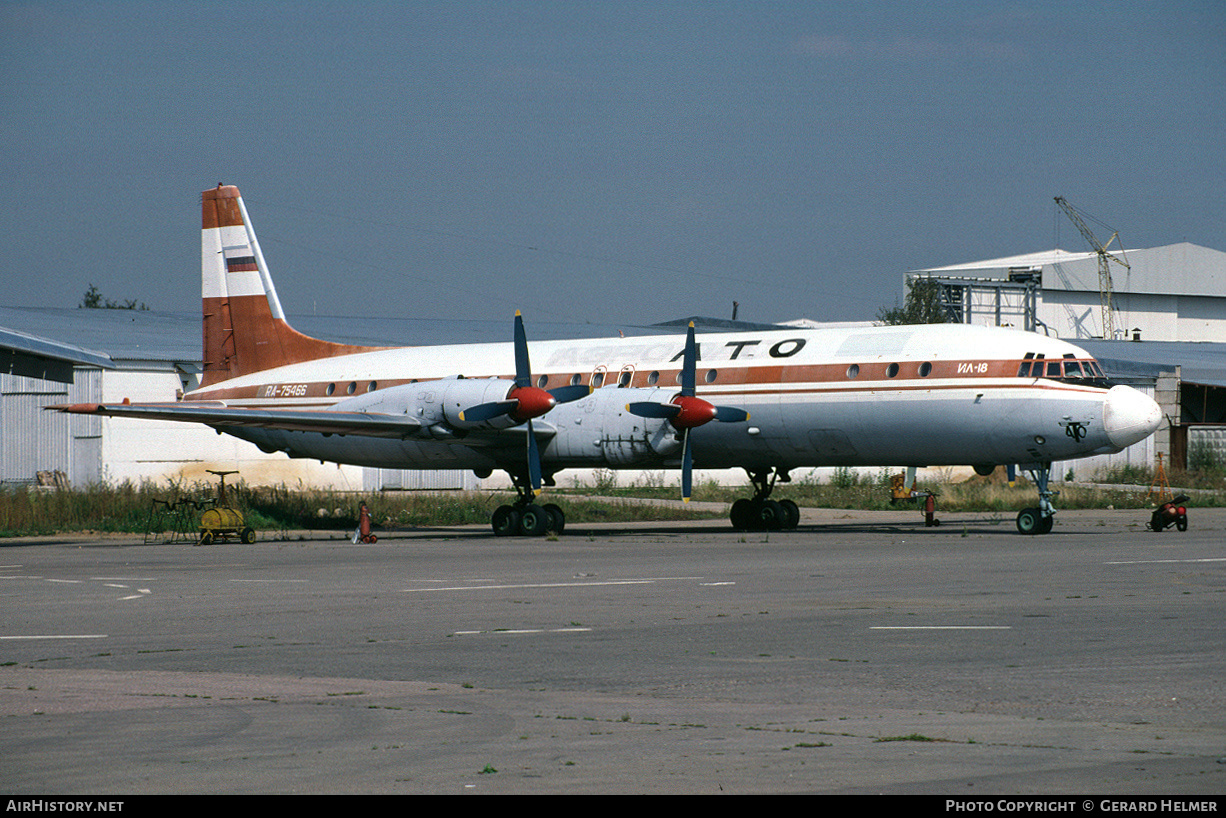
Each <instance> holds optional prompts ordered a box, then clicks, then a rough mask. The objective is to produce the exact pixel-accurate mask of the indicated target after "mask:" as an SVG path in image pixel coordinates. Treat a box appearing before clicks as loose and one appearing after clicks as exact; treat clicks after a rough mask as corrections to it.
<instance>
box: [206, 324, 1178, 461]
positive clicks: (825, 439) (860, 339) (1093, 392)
mask: <svg viewBox="0 0 1226 818" xmlns="http://www.w3.org/2000/svg"><path fill="white" fill-rule="evenodd" d="M698 346H699V349H698V364H697V373H696V374H697V392H698V395H699V396H700V397H702V398H703V399H705V400H707V401H710V402H711V403H715V404H721V405H725V406H734V407H738V408H741V409H744V410H746V411H748V413H749V415H750V417H749V420H748V421H746V422H743V423H709V424H707V425H705V426H702V427H700V428H697V429H694V430H693V434H694V435H695V437H694V458H695V465H696V466H698V467H702V468H726V467H744V468H747V469H750V470H764V469H769V468H772V467H775V468H779V469H783V470H787V469H792V468H798V467H807V466H829V465H860V466H870V465H917V466H923V465H966V464H985V465H986V464H999V463H1050V462H1052V461H1058V460H1067V459H1073V458H1078V457H1086V456H1090V455H1095V454H1101V453H1108V452H1115V451H1119V450H1120V449H1122V448H1123V447H1125V446H1127V445H1130V444H1131V443H1133V442H1135V441H1136V440H1140V439H1142V438H1144V437H1145V436H1147V435H1148V434H1150V433H1151V432H1152V431H1153V430H1154V428H1156V426H1157V414H1156V413H1157V407H1156V405H1155V404H1153V402H1152V401H1151V400H1149V398H1147V397H1145V396H1144V395H1141V394H1140V393H1137V392H1136V391H1135V390H1131V389H1129V388H1128V387H1114V388H1112V389H1111V390H1108V389H1107V388H1106V387H1105V385H1104V384H1103V383H1102V382H1101V381H1100V380H1095V379H1093V378H1091V377H1089V367H1088V366H1086V367H1085V370H1084V371H1085V372H1086V377H1084V378H1083V377H1068V376H1067V375H1066V376H1065V377H1059V376H1057V377H1051V376H1050V374H1049V372H1044V375H1043V376H1042V377H1036V375H1035V374H1034V373H1035V371H1038V370H1037V369H1036V370H1034V371H1032V370H1031V362H1033V361H1034V360H1035V359H1036V358H1037V357H1041V358H1043V359H1044V360H1045V361H1047V362H1049V363H1055V364H1056V370H1055V371H1056V372H1057V373H1059V372H1060V369H1059V364H1058V363H1056V362H1064V361H1078V362H1088V361H1090V356H1089V355H1088V354H1087V353H1086V352H1085V351H1084V350H1082V349H1079V348H1078V347H1075V346H1073V345H1071V344H1068V343H1066V342H1063V341H1060V340H1057V339H1052V338H1047V337H1045V336H1041V335H1036V334H1033V333H1026V332H1020V331H1016V330H1005V329H993V328H985V327H973V326H966V325H924V326H905V327H871V328H853V329H846V328H839V329H817V330H805V329H797V330H790V329H789V330H779V331H764V332H738V333H710V334H703V335H700V336H698ZM682 347H683V340H682V338H681V337H679V336H672V335H667V336H651V337H630V338H609V339H599V340H568V341H537V342H533V343H532V344H531V356H532V364H533V382H534V384H536V385H539V386H543V387H544V388H545V389H552V388H555V387H559V386H564V385H568V384H573V383H584V384H590V385H591V386H593V387H594V389H593V392H592V394H591V395H589V396H588V397H586V398H582V399H581V400H578V401H575V402H573V403H566V404H560V405H558V406H556V407H555V408H554V409H553V410H552V411H550V412H549V413H548V414H546V415H544V416H543V417H541V418H539V419H537V420H536V421H535V422H534V423H535V429H536V433H537V435H538V437H539V438H540V440H541V461H542V465H543V467H544V468H545V470H546V472H548V473H553V472H556V471H558V470H561V469H564V468H568V467H604V468H617V467H628V468H653V467H660V466H665V467H667V466H674V465H676V464H677V458H678V457H679V446H678V444H677V441H676V436H675V434H674V430H673V429H672V428H671V427H670V426H669V425H668V422H667V421H662V420H653V419H645V418H641V417H636V416H634V415H632V414H630V413H629V412H627V411H626V410H625V405H626V404H627V403H630V402H632V401H635V400H659V401H667V400H669V398H670V397H671V395H673V394H675V393H676V392H677V391H678V387H677V385H676V384H677V375H678V372H679V370H680V368H681V351H682ZM1072 368H1073V367H1071V366H1070V369H1069V371H1072ZM1081 371H1082V369H1081V368H1080V367H1077V372H1079V373H1080V372H1081ZM513 372H514V353H513V350H512V345H511V344H510V343H506V344H472V345H457V346H445V347H405V348H396V349H386V350H376V351H370V352H363V353H359V354H353V355H343V356H338V357H332V358H324V359H319V360H313V361H307V362H303V363H296V364H290V365H287V366H282V367H278V368H276V369H269V370H265V371H262V372H258V373H255V374H251V375H242V376H239V377H236V378H232V379H230V380H226V381H223V382H221V383H218V384H216V385H214V386H212V387H207V388H203V389H200V390H197V391H196V392H193V393H192V394H191V395H189V396H188V399H187V400H188V401H192V400H220V401H224V402H225V403H226V404H227V405H228V406H231V407H240V408H260V409H270V408H282V409H290V408H302V409H308V408H310V409H323V408H330V409H336V410H350V411H361V412H378V413H392V414H398V415H407V416H410V417H413V418H415V419H417V420H420V422H421V424H420V428H419V429H417V430H416V431H415V432H414V433H413V434H410V435H406V436H405V437H403V438H400V439H397V438H371V437H362V436H355V435H349V436H346V435H341V434H332V435H327V434H320V433H314V432H289V431H279V430H266V429H249V428H244V429H234V430H231V429H229V428H227V429H225V430H224V431H227V432H229V433H231V434H235V435H237V436H239V437H243V438H244V439H248V440H251V441H253V442H255V443H256V444H257V445H259V446H261V447H262V448H264V449H266V450H269V451H272V450H280V451H284V452H286V453H288V454H289V455H291V456H296V457H310V458H318V459H321V460H328V461H337V462H343V463H353V464H359V465H368V466H379V467H385V468H465V469H474V470H477V471H478V472H482V471H488V470H491V469H496V468H513V467H515V466H516V465H517V464H518V463H520V462H521V461H522V457H523V448H522V442H523V438H522V435H516V434H514V430H507V429H505V428H504V429H502V430H501V431H499V432H497V433H494V431H493V430H484V429H480V428H476V429H471V430H465V429H460V430H457V429H455V428H454V425H449V424H447V423H446V422H445V421H446V417H447V415H446V413H445V411H444V409H445V407H444V406H441V405H439V404H440V402H442V401H445V399H446V391H447V390H446V387H448V386H449V385H451V384H454V383H455V381H454V379H455V378H456V377H457V376H459V377H461V378H463V379H467V380H475V379H489V378H498V379H509V378H511V377H513V376H512V374H511V373H513ZM448 379H451V380H448ZM467 386H468V387H469V390H468V391H471V387H476V386H477V385H476V384H469V385H467ZM491 387H492V388H496V385H491ZM1121 390H1123V391H1121ZM459 408H460V409H462V408H464V407H462V406H461V407H459ZM508 432H510V433H509V434H508Z"/></svg>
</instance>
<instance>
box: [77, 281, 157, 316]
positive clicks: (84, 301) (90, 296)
mask: <svg viewBox="0 0 1226 818" xmlns="http://www.w3.org/2000/svg"><path fill="white" fill-rule="evenodd" d="M80 308H83V309H87V310H147V309H149V306H148V305H147V304H145V302H144V301H141V302H140V303H139V304H137V302H136V300H135V299H132V300H130V301H125V302H123V303H122V304H121V303H119V302H118V301H112V300H111V299H109V298H103V297H102V291H101V290H99V289H98V288H97V287H96V286H94V285H93V284H92V283H91V284H90V285H89V289H88V290H86V291H85V295H84V296H83V297H82V298H81V304H80Z"/></svg>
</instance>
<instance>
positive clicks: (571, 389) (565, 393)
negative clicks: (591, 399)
mask: <svg viewBox="0 0 1226 818" xmlns="http://www.w3.org/2000/svg"><path fill="white" fill-rule="evenodd" d="M549 394H551V395H553V399H554V400H556V401H557V402H558V403H570V402H571V401H576V400H580V399H582V398H586V397H587V396H588V395H590V394H592V387H590V386H588V385H587V384H584V383H581V384H579V385H578V386H559V387H558V388H557V389H550V390H549Z"/></svg>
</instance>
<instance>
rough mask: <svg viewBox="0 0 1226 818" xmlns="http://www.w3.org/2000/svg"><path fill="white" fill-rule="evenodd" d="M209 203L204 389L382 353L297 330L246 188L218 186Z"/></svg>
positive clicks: (206, 198)
mask: <svg viewBox="0 0 1226 818" xmlns="http://www.w3.org/2000/svg"><path fill="white" fill-rule="evenodd" d="M201 198H202V222H201V237H200V272H201V296H202V300H203V312H204V331H203V334H204V374H203V377H202V378H201V386H210V385H212V384H215V383H219V382H221V381H224V380H228V379H230V378H234V377H237V376H239V375H246V374H250V373H252V372H259V371H262V370H265V369H272V368H274V367H278V366H284V365H286V364H292V363H298V362H300V361H310V360H315V359H317V358H330V357H332V356H335V355H348V354H350V353H355V352H366V351H369V350H371V349H375V347H362V346H350V345H347V344H337V343H333V342H331V341H322V340H319V339H317V338H311V337H309V336H306V335H303V334H302V333H300V332H298V331H296V330H295V329H294V328H293V327H291V326H290V325H289V324H288V323H287V322H286V320H285V313H284V311H282V309H281V302H280V300H279V299H278V298H277V290H276V288H275V287H274V286H273V283H272V276H270V275H269V273H268V266H267V265H266V264H265V263H264V255H263V253H261V252H260V244H259V242H258V241H257V240H256V237H255V230H254V229H253V228H252V226H251V219H250V218H249V217H248V216H247V208H246V207H245V206H244V205H243V198H242V196H241V195H240V194H239V192H238V188H237V187H235V186H233V185H218V186H217V187H216V188H213V189H211V190H206V191H204V193H203V194H202V197H201Z"/></svg>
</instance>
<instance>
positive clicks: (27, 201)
mask: <svg viewBox="0 0 1226 818" xmlns="http://www.w3.org/2000/svg"><path fill="white" fill-rule="evenodd" d="M1224 126H1226V3H1224V2H1221V0H1205V1H1204V2H1156V1H1155V2H1138V1H1137V0H1132V1H1129V0H1123V1H1122V2H1120V1H1117V0H1102V1H1101V2H1099V1H1090V2H1048V3H1044V2H999V1H998V0H978V1H977V2H926V3H914V2H881V1H878V2H867V3H853V2H840V3H821V2H744V1H742V2H617V1H616V0H604V1H603V2H578V1H577V0H568V1H567V2H543V1H542V0H533V2H464V1H463V0H452V2H443V3H435V2H394V3H393V2H387V3H361V2H352V3H343V2H258V3H257V2H241V3H239V2H224V1H219V0H208V2H173V1H171V2H165V1H164V0H163V1H162V2H87V1H86V2H35V1H34V0H31V1H30V2H20V1H18V2H10V1H9V0H0V169H2V178H3V179H4V181H5V189H6V192H7V195H6V196H5V197H4V202H3V205H2V206H0V207H2V210H0V216H2V218H3V222H4V229H3V239H2V241H3V251H4V252H3V254H2V257H0V258H2V261H0V265H2V267H0V282H2V283H3V292H2V293H0V304H5V305H9V306H35V305H49V306H63V307H73V306H76V305H77V304H78V303H79V302H80V300H81V296H82V294H83V293H84V292H85V290H86V288H87V286H88V285H89V284H90V283H91V282H92V283H94V284H96V285H97V286H98V287H99V288H100V289H101V290H102V292H103V293H104V294H105V295H107V296H110V297H112V298H116V299H128V298H134V299H137V300H139V301H143V302H145V303H147V304H148V305H149V306H150V307H151V308H153V309H159V310H197V309H199V275H200V273H199V228H200V215H199V211H200V207H199V198H200V192H201V191H202V190H204V189H205V188H208V187H212V186H214V185H215V184H217V183H218V182H225V183H226V184H235V185H238V186H239V188H240V189H241V190H242V192H243V195H244V198H245V200H246V202H247V206H248V209H249V210H250V212H251V216H252V219H253V221H254V222H255V226H256V229H257V231H258V233H259V237H260V240H261V243H262V245H263V248H264V253H265V256H266V257H267V259H268V262H269V265H270V267H271V269H272V272H273V275H274V277H275V279H276V282H277V285H278V289H279V292H280V295H281V299H282V302H283V303H284V305H285V307H286V310H287V311H288V312H289V313H290V314H291V316H292V314H294V313H310V312H312V311H317V312H319V313H320V314H336V315H353V316H358V315H361V314H362V313H364V312H368V313H371V314H374V315H381V316H402V317H430V318H438V317H455V318H476V319H482V320H485V319H495V320H496V319H500V318H505V319H506V320H507V321H508V324H509V320H510V316H511V315H512V314H513V312H514V310H515V309H521V310H523V312H524V315H525V317H526V318H527V319H528V321H529V324H530V323H531V320H532V317H533V316H534V315H536V316H541V318H542V319H547V320H550V321H558V320H574V321H580V322H582V321H588V320H593V321H601V322H613V323H616V322H625V323H627V324H642V323H649V322H654V321H661V320H667V319H670V318H676V317H681V316H686V315H692V314H700V315H713V316H721V317H726V316H728V315H729V314H730V312H731V302H732V301H733V300H736V301H739V302H740V304H741V310H740V317H742V318H745V319H749V320H761V321H775V320H786V319H792V318H798V317H808V318H814V319H819V320H859V319H871V318H873V317H874V316H875V314H876V313H877V311H878V309H879V308H881V307H882V306H891V305H892V304H893V303H894V302H895V300H896V299H898V298H899V297H900V295H901V291H902V274H903V272H904V271H906V270H908V269H914V268H917V267H924V266H934V265H945V264H952V263H956V262H961V261H969V260H975V259H982V258H990V257H994V256H1002V255H1011V254H1015V253H1022V252H1029V251H1035V250H1043V249H1049V248H1051V247H1052V246H1053V245H1054V244H1055V243H1056V241H1057V239H1058V240H1059V244H1060V245H1061V246H1062V247H1064V248H1065V249H1070V250H1080V249H1085V246H1084V244H1083V242H1082V239H1081V236H1080V234H1078V233H1077V232H1076V231H1075V229H1074V228H1073V226H1072V225H1071V224H1070V223H1069V222H1068V221H1067V220H1065V218H1064V217H1063V216H1062V215H1058V213H1057V211H1056V208H1055V205H1054V204H1053V202H1052V197H1053V196H1056V195H1063V196H1065V197H1067V198H1068V199H1069V201H1071V202H1072V203H1073V204H1074V205H1076V206H1078V207H1080V208H1082V209H1084V210H1086V211H1088V212H1089V213H1091V214H1093V215H1094V216H1097V217H1098V218H1100V219H1102V220H1103V221H1105V222H1107V223H1109V224H1111V225H1112V226H1113V227H1114V228H1115V229H1118V230H1119V231H1120V233H1121V236H1122V238H1123V242H1124V246H1125V248H1129V247H1133V248H1137V247H1149V246H1156V245H1161V244H1168V243H1173V242H1178V241H1185V240H1186V241H1190V242H1194V243H1197V244H1202V245H1205V246H1208V247H1213V248H1216V249H1219V250H1226V192H1224V190H1226V127H1224ZM1105 237H1106V236H1104V238H1105ZM422 340H423V341H425V340H426V339H422Z"/></svg>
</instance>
